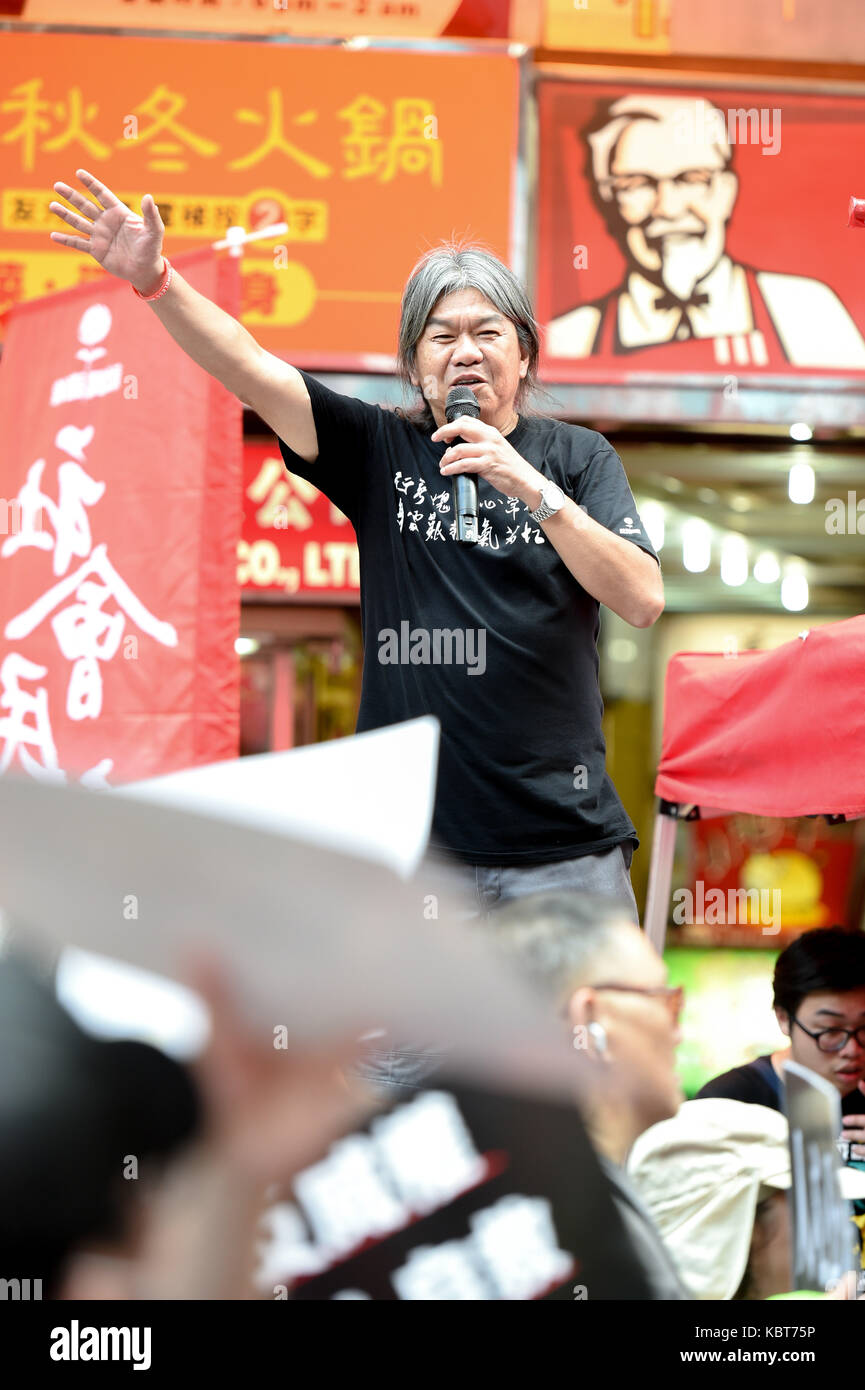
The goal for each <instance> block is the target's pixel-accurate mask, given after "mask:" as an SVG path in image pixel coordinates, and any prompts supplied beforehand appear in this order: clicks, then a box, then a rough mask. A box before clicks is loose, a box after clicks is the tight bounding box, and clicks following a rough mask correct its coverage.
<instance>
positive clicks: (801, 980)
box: [698, 926, 865, 1269]
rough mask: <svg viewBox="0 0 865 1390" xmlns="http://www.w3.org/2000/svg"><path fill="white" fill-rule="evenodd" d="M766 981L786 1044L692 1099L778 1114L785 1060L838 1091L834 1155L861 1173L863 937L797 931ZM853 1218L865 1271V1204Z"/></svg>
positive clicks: (864, 1127)
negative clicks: (839, 1123)
mask: <svg viewBox="0 0 865 1390" xmlns="http://www.w3.org/2000/svg"><path fill="white" fill-rule="evenodd" d="M772 984H773V991H774V998H773V1006H774V1009H775V1017H776V1018H777V1020H778V1026H779V1028H780V1029H781V1032H782V1033H783V1034H784V1035H785V1037H787V1038H789V1040H790V1044H789V1047H784V1048H779V1049H778V1050H777V1051H776V1052H772V1053H767V1054H765V1055H764V1056H762V1057H757V1058H756V1059H755V1060H754V1061H753V1062H747V1063H745V1065H744V1066H740V1067H734V1068H733V1069H732V1071H728V1072H724V1073H723V1075H722V1076H716V1077H714V1078H713V1079H712V1080H711V1081H707V1082H706V1084H705V1086H703V1087H702V1089H701V1090H700V1091H699V1092H698V1099H704V1098H707V1097H717V1096H726V1097H728V1098H730V1099H732V1100H739V1101H745V1102H748V1103H751V1104H758V1105H766V1106H769V1107H770V1108H772V1109H774V1110H783V1108H784V1099H783V1078H784V1064H785V1062H787V1061H788V1060H791V1059H792V1061H794V1062H798V1063H799V1065H800V1066H803V1067H808V1068H810V1070H811V1071H813V1072H816V1073H817V1074H818V1076H822V1077H823V1078H824V1080H826V1081H828V1082H830V1083H831V1085H833V1086H834V1087H835V1089H836V1090H837V1092H838V1094H839V1096H840V1098H841V1115H842V1131H841V1134H840V1136H839V1148H840V1151H841V1158H842V1160H843V1162H844V1163H846V1164H847V1165H848V1166H850V1167H852V1168H858V1169H860V1170H861V1171H862V1172H863V1173H865V934H863V933H862V932H858V931H853V932H851V931H846V930H845V929H844V928H843V927H839V926H834V927H817V928H815V929H814V930H813V931H808V932H804V933H803V934H802V935H801V936H799V937H797V938H796V940H795V941H793V942H791V944H790V945H789V946H787V947H786V948H785V950H783V951H782V952H781V954H780V955H779V956H778V959H777V961H776V962H775V971H774V975H773V977H772ZM853 1220H854V1222H855V1223H856V1225H857V1227H858V1229H859V1243H860V1259H861V1263H862V1268H863V1269H865V1199H862V1198H858V1199H857V1200H856V1201H855V1202H854V1204H853Z"/></svg>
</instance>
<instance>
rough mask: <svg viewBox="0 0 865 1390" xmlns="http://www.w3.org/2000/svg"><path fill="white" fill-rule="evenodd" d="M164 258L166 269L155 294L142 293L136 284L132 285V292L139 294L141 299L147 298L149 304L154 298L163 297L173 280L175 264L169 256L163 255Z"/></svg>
mask: <svg viewBox="0 0 865 1390" xmlns="http://www.w3.org/2000/svg"><path fill="white" fill-rule="evenodd" d="M162 259H163V261H164V262H165V269H164V270H163V272H162V279H161V280H160V282H159V287H158V289H156V290H154V292H153V294H142V293H141V291H140V290H137V289H136V288H135V286H134V285H133V286H132V293H133V294H137V295H138V298H139V299H143V300H145V301H146V302H147V303H148V304H150V303H152V301H153V300H154V299H161V298H162V296H163V295H164V294H165V291H166V290H167V289H168V286H169V285H170V284H171V280H172V277H173V275H174V266H173V265H172V264H171V262H170V260H169V259H168V257H167V256H163V257H162Z"/></svg>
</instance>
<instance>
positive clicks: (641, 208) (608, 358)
mask: <svg viewBox="0 0 865 1390" xmlns="http://www.w3.org/2000/svg"><path fill="white" fill-rule="evenodd" d="M539 114H540V140H539V148H540V167H539V181H538V265H537V312H538V317H539V318H540V320H541V322H542V323H543V324H544V325H545V335H544V338H545V341H544V353H543V358H542V370H543V374H544V375H545V377H546V378H547V379H548V380H557V381H580V382H585V381H596V382H597V381H609V382H624V381H627V380H628V379H629V378H631V377H632V376H633V375H634V374H635V373H654V374H662V375H665V376H668V377H683V376H690V375H692V374H695V373H697V374H701V375H714V376H715V377H717V379H718V389H719V390H721V389H724V390H725V391H726V392H727V393H728V394H735V392H736V383H737V380H738V378H740V377H743V376H747V377H749V378H756V379H759V378H761V377H762V378H765V377H770V376H775V377H777V376H789V377H792V378H796V377H798V378H800V379H801V378H802V377H803V376H804V375H807V376H809V377H813V376H817V375H821V374H822V375H825V376H830V375H831V376H836V377H837V376H839V375H843V376H845V377H853V378H855V379H856V380H857V381H858V382H860V383H861V381H862V378H863V374H865V280H863V276H862V253H863V247H862V245H861V244H860V241H861V237H860V235H859V234H857V233H856V232H855V231H851V230H850V229H849V228H848V226H847V210H848V205H849V200H850V195H851V193H855V192H857V191H858V190H857V188H856V187H855V186H854V183H851V180H854V181H855V178H856V176H857V174H856V171H857V170H860V169H861V168H862V167H863V163H865V119H863V117H865V102H863V100H862V98H861V97H853V96H836V95H832V96H825V95H819V96H818V95H813V94H809V93H799V92H795V93H794V92H788V91H773V90H770V89H766V90H754V89H748V90H736V89H734V88H730V89H723V90H719V89H715V88H713V89H711V90H708V89H703V90H701V89H699V88H691V87H688V88H685V87H681V88H678V87H677V88H673V87H649V86H643V85H639V84H635V85H633V86H626V85H623V84H622V83H600V82H598V83H594V82H580V83H577V82H567V81H555V80H552V79H547V80H544V81H542V82H541V83H540V85H539Z"/></svg>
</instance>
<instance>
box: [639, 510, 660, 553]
mask: <svg viewBox="0 0 865 1390" xmlns="http://www.w3.org/2000/svg"><path fill="white" fill-rule="evenodd" d="M640 516H641V517H642V518H643V522H644V524H645V527H646V530H647V531H648V533H649V540H650V541H651V542H652V545H653V546H654V547H655V549H656V550H662V549H663V546H664V539H665V536H666V512H665V511H664V504H663V502H644V503H643V504H642V506H641V507H640Z"/></svg>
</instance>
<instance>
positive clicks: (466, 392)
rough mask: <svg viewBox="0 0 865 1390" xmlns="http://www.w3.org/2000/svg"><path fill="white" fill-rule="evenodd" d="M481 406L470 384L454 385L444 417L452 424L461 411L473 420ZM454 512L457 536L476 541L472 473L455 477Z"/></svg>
mask: <svg viewBox="0 0 865 1390" xmlns="http://www.w3.org/2000/svg"><path fill="white" fill-rule="evenodd" d="M480 413H481V408H480V406H479V405H478V400H477V396H476V395H475V393H474V391H472V389H471V387H470V386H452V387H451V389H450V391H448V394H447V399H446V400H445V418H446V420H447V422H448V424H449V425H450V424H453V422H454V420H457V419H458V418H459V417H460V415H470V416H471V417H472V419H473V420H477V419H478V418H479V417H480ZM465 442H466V441H464V440H461V439H453V440H451V444H461V443H465ZM453 499H454V514H455V516H456V523H457V540H458V541H463V542H464V543H465V544H467V545H476V544H477V539H478V484H477V479H476V477H475V475H474V474H473V473H455V474H454V481H453Z"/></svg>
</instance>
